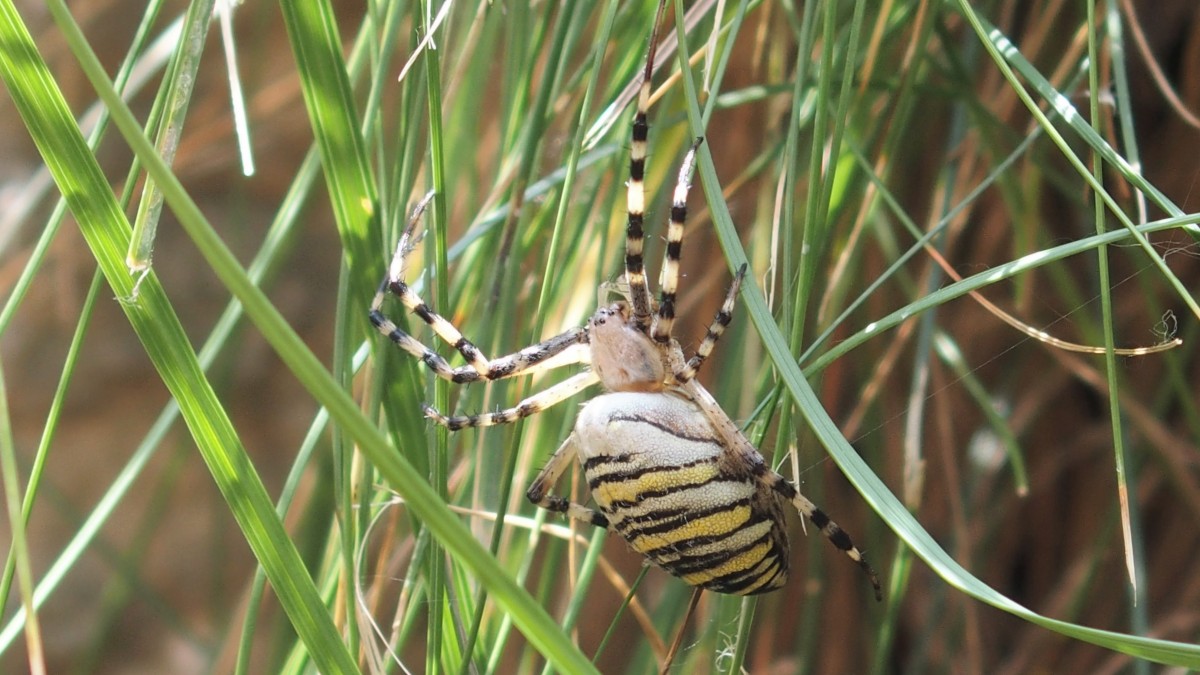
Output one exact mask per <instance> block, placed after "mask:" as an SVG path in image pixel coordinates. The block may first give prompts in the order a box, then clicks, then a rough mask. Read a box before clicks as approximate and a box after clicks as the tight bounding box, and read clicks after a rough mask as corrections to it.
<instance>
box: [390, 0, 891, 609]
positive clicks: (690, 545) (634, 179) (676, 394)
mask: <svg viewBox="0 0 1200 675" xmlns="http://www.w3.org/2000/svg"><path fill="white" fill-rule="evenodd" d="M661 13H662V6H661V5H660V8H659V19H656V25H657V22H658V21H659V20H660V19H661ZM654 45H655V42H654V39H653V38H652V39H651V43H650V50H649V54H648V56H647V60H646V67H645V71H644V73H643V81H642V86H641V90H640V92H639V96H638V108H637V112H636V114H635V116H634V123H633V138H632V143H631V151H630V160H629V164H630V180H629V186H628V210H629V219H628V226H627V227H626V239H625V242H626V245H625V281H626V283H627V285H628V289H627V291H626V292H625V296H626V298H625V300H621V301H617V302H614V303H611V304H608V305H605V306H602V307H600V308H599V309H597V310H596V312H595V313H594V314H593V315H592V316H591V318H590V319H588V322H587V324H586V326H584V327H579V328H571V329H569V330H567V331H565V332H563V333H561V334H559V335H556V336H554V337H552V338H549V339H547V340H545V341H543V342H540V343H538V344H535V345H531V346H529V347H526V348H524V349H522V350H520V351H517V352H514V353H512V354H509V355H508V356H503V357H500V358H497V359H488V358H487V357H486V356H484V355H483V354H482V353H481V352H480V351H479V349H478V348H476V347H475V345H473V344H472V343H471V342H470V341H469V340H467V339H466V338H465V337H463V335H462V333H460V332H459V330H458V329H457V328H455V326H454V325H453V324H451V323H450V322H449V321H447V320H446V319H444V318H442V317H441V316H439V315H438V314H437V313H435V312H434V311H433V310H432V309H430V308H429V306H428V305H426V304H425V303H424V302H423V301H422V300H421V298H420V297H419V296H418V295H417V294H416V293H415V292H414V291H413V290H412V288H410V287H409V286H408V285H407V284H406V283H405V281H404V267H405V260H406V255H407V253H408V252H409V250H410V248H411V246H410V241H411V237H412V230H413V228H414V227H415V223H416V221H417V219H418V216H419V213H420V208H418V211H417V212H416V213H415V214H414V216H413V219H412V221H410V223H409V227H408V228H407V230H406V231H405V233H404V235H403V236H402V237H401V240H400V243H399V245H398V246H397V249H396V254H395V256H394V257H393V259H392V264H391V266H390V268H389V271H388V274H387V277H386V278H385V279H384V281H383V283H382V284H380V287H379V292H378V293H376V295H375V299H374V301H373V302H372V304H371V312H370V318H371V322H372V323H373V324H374V325H375V327H376V328H377V329H378V330H379V331H380V332H381V333H383V334H384V335H386V336H387V337H388V338H389V339H391V340H392V342H394V343H395V344H396V345H397V346H399V347H400V348H401V349H403V350H404V351H406V352H408V353H410V354H412V355H413V356H415V357H417V358H419V359H420V360H421V361H422V362H423V363H425V364H426V366H428V367H429V368H430V369H431V370H432V371H433V372H434V373H435V374H437V375H438V376H439V377H441V378H443V379H446V380H450V381H452V382H455V383H465V382H475V381H479V380H497V379H501V378H506V377H512V376H515V375H529V374H533V373H535V372H538V371H541V370H547V369H550V368H557V367H560V366H563V365H568V364H576V363H585V364H588V365H589V367H588V369H586V370H584V371H583V372H580V373H577V374H575V375H572V376H571V377H568V378H566V379H565V380H563V381H561V382H559V383H558V384H555V385H553V386H551V387H549V388H548V389H545V390H543V391H541V392H537V393H535V394H533V395H531V396H529V397H528V398H526V399H524V400H522V401H520V402H519V403H517V405H515V406H513V407H511V408H508V409H505V410H501V411H498V412H492V413H483V414H479V415H469V416H454V417H450V416H446V415H443V414H442V413H440V412H438V411H436V410H434V409H432V408H429V407H426V409H425V414H426V416H427V417H429V418H430V419H432V420H434V421H435V422H437V423H438V424H441V425H443V426H446V427H448V428H449V429H451V430H455V429H463V428H467V427H482V426H490V425H494V424H504V423H508V422H513V421H516V420H518V419H521V418H524V417H528V416H529V415H533V414H536V413H538V412H540V411H542V410H545V409H546V408H548V407H549V406H552V405H554V404H556V403H559V402H561V401H563V400H565V399H567V398H569V397H571V396H574V395H575V394H577V393H579V392H581V391H583V390H584V389H586V388H587V387H590V386H591V385H594V384H600V385H602V386H603V387H604V389H605V390H606V391H605V393H603V394H600V395H598V396H596V397H594V398H592V399H591V400H589V401H588V402H587V404H586V405H584V406H583V408H582V409H581V410H580V412H579V415H578V417H577V418H576V422H575V428H574V430H573V431H572V433H571V434H570V435H569V436H567V438H566V440H564V441H563V443H562V445H561V446H560V447H559V448H558V450H556V451H555V452H554V454H553V456H551V458H550V461H549V462H548V463H547V464H546V466H545V468H543V469H542V471H541V472H540V473H539V474H538V475H537V477H536V478H535V479H534V481H533V483H532V484H531V485H530V486H529V489H528V491H527V493H526V494H527V495H528V497H529V499H530V500H531V501H533V502H534V503H536V504H538V505H539V506H542V507H544V508H547V509H550V510H552V511H556V512H559V513H563V514H566V515H567V516H569V517H571V518H575V519H578V520H582V521H585V522H589V523H591V524H593V525H596V526H597V527H607V528H611V529H613V530H615V531H616V532H617V533H619V534H620V535H621V536H622V537H623V538H624V539H625V540H626V541H627V542H628V543H629V545H630V547H632V548H633V549H634V550H636V551H637V552H639V553H641V554H642V555H644V556H645V557H646V558H647V559H648V560H650V561H651V562H653V563H655V564H656V565H658V566H660V567H662V568H663V569H665V570H666V571H668V572H670V573H671V574H674V575H675V576H678V577H680V578H681V579H683V580H684V581H686V582H687V583H688V584H691V585H693V586H697V587H700V588H706V589H710V590H713V591H717V592H721V593H733V594H738V595H746V594H752V593H762V592H765V591H771V590H774V589H777V588H779V587H780V586H782V585H783V583H784V582H785V581H786V579H787V573H788V556H787V554H788V539H787V529H786V527H785V524H784V519H783V513H782V509H781V505H782V504H783V503H785V502H786V503H790V504H791V505H792V506H793V507H794V508H795V509H796V510H797V511H798V512H799V513H801V514H802V515H804V516H805V517H807V518H808V519H809V520H810V521H811V522H812V523H813V524H814V525H816V527H817V528H818V529H820V530H821V532H822V533H823V534H824V535H825V536H826V537H828V538H829V540H830V541H831V542H832V543H833V544H834V546H836V547H837V548H838V549H840V550H841V551H842V552H844V553H845V554H846V555H847V556H849V557H850V558H851V559H852V560H854V561H855V562H856V563H858V565H859V566H860V567H861V568H862V569H863V571H864V572H865V573H866V574H867V575H868V577H869V578H870V580H871V583H872V585H873V586H874V588H875V595H876V597H877V598H879V597H881V595H882V592H881V590H880V585H879V579H878V577H877V576H876V574H875V571H874V570H873V569H872V568H871V566H870V565H869V564H868V563H867V561H866V559H865V558H864V557H863V554H862V552H861V551H860V550H859V549H858V548H856V547H855V546H854V544H853V543H852V542H851V540H850V537H849V536H847V535H846V533H845V532H844V531H842V529H841V528H839V527H838V526H837V524H836V523H834V522H833V521H832V520H830V519H829V517H828V516H826V515H825V513H824V512H822V511H821V510H820V509H818V508H817V507H816V506H815V505H814V504H813V503H812V502H810V501H809V500H808V499H807V498H805V497H804V495H802V494H800V493H799V491H797V490H796V488H795V487H794V486H793V485H792V484H791V483H789V482H788V481H787V480H786V479H784V478H783V477H782V476H780V475H779V474H778V473H776V472H775V471H773V470H771V468H770V467H769V466H767V464H766V463H765V462H764V461H763V458H762V456H761V455H760V454H759V453H758V450H757V449H756V448H755V447H754V446H753V445H752V444H751V443H750V441H749V440H747V439H746V437H745V436H744V435H742V433H741V431H740V430H739V429H738V427H737V425H735V424H734V423H733V421H732V420H730V419H729V416H728V415H726V414H725V412H724V411H723V410H722V409H721V406H720V405H719V404H718V403H717V402H716V400H715V399H714V398H713V397H712V394H710V393H709V392H708V390H706V389H705V388H704V387H703V386H701V385H700V383H699V382H698V381H696V379H695V376H696V372H697V370H698V369H699V368H700V366H701V365H702V364H703V363H704V360H705V359H706V358H708V356H709V354H711V353H712V350H713V347H714V346H715V344H716V342H717V340H718V339H719V338H720V336H721V334H722V332H723V331H724V330H725V327H726V326H727V325H728V324H729V321H730V320H731V318H732V315H733V308H734V304H735V301H736V298H737V293H738V289H739V287H740V284H741V283H742V280H743V279H744V278H745V274H746V267H745V265H743V266H741V268H739V269H738V270H737V273H736V274H735V276H734V279H733V283H732V284H731V285H730V288H729V291H728V292H727V294H726V296H725V300H724V303H723V304H722V306H721V309H720V310H719V311H718V312H717V315H716V317H715V318H714V319H713V321H712V323H711V324H710V325H709V328H708V332H707V334H706V335H705V337H704V340H703V341H702V342H701V343H700V346H699V347H698V348H697V350H696V353H695V354H694V355H693V356H692V357H691V358H685V356H684V354H683V350H682V349H681V348H680V346H679V343H678V342H677V341H676V340H675V339H674V338H673V337H672V334H671V331H672V328H673V326H674V321H675V295H676V292H677V288H678V282H679V259H680V255H681V252H682V246H683V226H684V219H685V216H686V214H687V192H688V187H689V185H688V177H689V176H690V175H691V171H692V166H693V163H694V160H695V153H696V147H697V146H693V147H692V149H691V151H689V152H688V154H687V156H686V157H685V158H684V161H683V166H682V168H681V169H680V172H679V180H678V183H677V184H676V188H675V193H674V200H673V203H672V206H671V217H670V224H669V227H668V229H667V246H666V254H665V256H664V260H663V273H662V288H661V293H660V298H659V301H658V302H657V303H655V302H654V301H653V300H652V298H651V295H650V290H649V287H648V285H647V283H646V275H645V269H644V265H643V256H642V239H643V236H644V234H643V229H642V224H643V213H644V204H645V195H644V186H643V184H642V177H643V174H644V170H645V157H646V134H647V129H648V126H647V124H646V108H647V106H648V104H649V98H650V76H651V67H652V64H653V62H654ZM698 144H699V141H697V145H698ZM389 293H390V294H392V295H395V296H397V297H399V298H400V301H401V302H402V303H403V304H404V306H405V307H407V308H408V310H409V311H411V312H412V313H414V314H416V315H417V316H418V317H420V318H421V320H423V321H424V322H425V323H427V324H428V325H429V326H430V328H431V329H432V330H433V332H434V333H436V334H437V335H438V337H439V338H441V339H442V340H444V341H445V342H446V343H447V344H450V345H453V346H454V348H455V349H456V350H458V352H459V353H460V354H462V356H463V358H464V359H465V360H466V362H467V365H464V366H459V367H457V368H455V367H451V366H450V365H449V364H448V363H447V362H446V361H445V359H443V358H442V357H441V356H439V355H438V354H437V353H435V352H434V351H433V350H431V349H429V348H427V347H426V346H425V345H424V344H422V343H421V342H420V341H419V340H417V339H416V338H414V337H412V336H411V335H409V334H407V333H405V332H404V331H402V330H400V329H399V328H398V327H397V326H396V324H395V323H393V322H392V321H391V320H390V319H388V318H387V316H385V315H384V314H383V311H382V307H383V302H384V300H385V298H386V297H387V295H388V294H389ZM576 459H578V461H579V463H580V464H581V465H582V467H583V470H584V473H585V475H586V477H587V482H588V487H589V488H590V490H591V494H592V498H593V499H594V500H595V502H596V506H597V509H591V508H588V507H586V506H583V505H581V504H576V503H574V502H571V501H569V500H567V499H565V498H563V497H560V496H558V495H554V494H552V493H551V490H552V489H553V488H554V486H555V485H556V484H557V483H558V480H559V479H560V478H561V477H562V475H563V473H564V472H565V471H566V470H567V469H568V468H569V467H570V465H571V463H572V462H573V461H575V460H576Z"/></svg>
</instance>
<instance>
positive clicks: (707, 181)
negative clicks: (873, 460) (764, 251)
mask: <svg viewBox="0 0 1200 675" xmlns="http://www.w3.org/2000/svg"><path fill="white" fill-rule="evenodd" d="M683 86H684V91H685V101H686V103H687V106H688V111H687V112H688V120H689V122H690V123H691V125H692V128H693V130H697V131H698V130H699V129H700V128H701V127H700V121H701V115H700V106H699V103H698V101H697V97H696V91H695V86H694V85H693V81H692V79H691V77H690V75H687V76H685V77H684V78H683ZM697 171H698V172H699V173H700V179H701V181H702V182H703V184H704V193H705V195H706V197H707V198H708V203H709V208H710V209H711V210H712V216H713V222H714V226H715V227H716V230H717V236H718V239H719V240H720V242H721V246H722V248H723V249H724V251H725V256H726V259H727V261H728V263H729V265H730V269H731V270H732V269H735V268H736V267H737V266H739V265H741V264H743V263H744V262H746V261H747V258H746V253H745V251H744V250H743V248H742V245H741V242H740V241H739V240H738V235H737V230H736V229H735V228H734V225H733V220H732V217H731V216H730V214H729V209H728V207H727V206H726V205H725V203H724V202H723V200H721V199H720V198H719V195H720V194H721V183H720V180H719V179H718V178H717V174H716V167H715V166H714V165H713V160H712V155H711V153H710V152H709V151H708V148H707V147H706V146H703V145H702V146H701V147H700V150H699V152H698V153H697ZM1171 222H1173V223H1175V224H1176V225H1178V224H1179V223H1180V219H1176V220H1173V221H1171ZM1187 222H1194V221H1192V220H1188V221H1187ZM1138 229H1140V230H1142V231H1145V228H1138ZM1113 234H1114V233H1111V232H1110V233H1106V234H1105V235H1102V236H1098V237H1091V238H1089V239H1088V240H1086V241H1091V242H1092V243H1091V246H1090V247H1094V246H1095V243H1096V240H1101V239H1105V238H1106V237H1108V236H1110V235H1113ZM1115 234H1119V235H1120V237H1114V240H1115V239H1119V238H1125V237H1128V236H1129V232H1128V230H1125V231H1121V232H1118V233H1115ZM1079 243H1080V242H1073V245H1078V244H1079ZM1090 247H1088V248H1090ZM1060 248H1061V247H1060ZM1080 250H1085V249H1077V250H1076V252H1078V251H1080ZM1042 255H1043V254H1038V255H1037V256H1034V257H1036V258H1038V259H1040V258H1041V257H1042ZM995 272H996V270H992V271H991V273H990V274H994V273H995ZM977 276H988V275H977ZM974 278H975V277H972V278H971V279H974ZM971 279H968V280H967V281H970V280H971ZM963 283H965V282H959V283H957V284H954V285H953V286H951V288H953V287H954V286H960V285H962V284H963ZM944 290H946V289H943V291H944ZM939 293H940V292H939ZM939 293H934V294H931V295H935V296H936V295H939ZM741 300H742V305H744V306H745V307H746V310H747V313H748V314H749V315H750V318H751V320H752V322H753V323H754V326H755V329H756V330H757V331H758V333H759V336H760V337H761V339H762V341H763V344H764V346H765V347H766V350H767V353H768V354H769V355H770V358H771V364H772V365H773V366H774V367H775V369H776V371H777V372H778V373H779V377H780V379H781V380H783V382H784V384H785V385H786V386H787V389H788V391H789V392H790V393H791V395H792V396H793V397H795V399H796V401H797V403H798V404H799V407H800V411H801V413H802V414H803V415H804V417H805V419H806V420H807V422H808V424H809V426H810V428H811V429H812V431H813V433H814V434H815V435H816V436H817V438H818V439H819V440H820V442H821V443H822V445H824V446H825V448H826V449H827V450H828V451H829V454H830V456H831V457H832V458H833V460H834V461H835V462H836V463H837V464H838V466H839V467H841V469H842V471H843V473H845V475H846V477H847V479H849V480H850V482H851V483H853V484H854V486H855V488H856V489H857V490H858V491H859V493H860V494H861V495H862V496H863V498H864V499H865V500H866V501H867V503H868V504H869V505H870V506H871V508H872V509H874V510H875V512H876V513H878V514H879V515H880V517H882V518H883V519H884V521H885V522H887V524H888V526H889V527H890V528H891V530H892V531H893V532H895V533H896V534H897V536H899V537H900V538H901V539H903V540H904V542H905V543H906V544H907V545H908V546H910V547H911V548H912V549H913V550H914V551H915V552H916V554H917V555H918V556H920V557H921V559H922V560H924V561H925V562H926V564H928V565H929V566H930V568H931V569H932V570H933V571H934V572H935V573H936V574H937V575H938V576H940V577H942V579H944V580H945V581H946V582H947V583H948V584H950V585H951V586H953V587H954V588H957V589H959V590H961V591H963V592H964V593H967V594H968V595H970V596H972V597H974V598H976V599H977V600H980V601H982V602H985V603H987V604H989V605H991V606H993V607H996V608H997V609H1001V610H1003V611H1005V612H1008V613H1010V614H1012V615H1014V616H1017V617H1020V618H1022V619H1025V620H1027V621H1030V622H1032V623H1035V624H1038V625H1040V626H1043V627H1045V628H1048V629H1050V630H1052V631H1055V632H1057V633H1060V634H1063V635H1066V636H1069V637H1073V638H1076V639H1079V640H1083V641H1085V642H1089V643H1092V644H1096V645H1099V646H1102V647H1106V648H1108V649H1112V650H1114V651H1118V652H1122V653H1125V654H1129V655H1131V656H1136V657H1140V658H1145V659H1148V660H1151V661H1156V662H1160V663H1167V664H1174V665H1180V666H1186V667H1191V668H1196V667H1200V646H1197V645H1189V644H1183V643H1180V642H1171V641H1168V640H1157V639H1153V638H1147V637H1142V636H1136V635H1127V634H1123V633H1117V632H1113V631H1106V630H1100V629H1096V628H1089V627H1086V626H1081V625H1079V624H1074V623H1070V622H1067V621H1060V620H1057V619H1052V618H1049V617H1046V616H1042V615H1040V614H1038V613H1036V612H1034V611H1032V610H1030V609H1028V608H1026V607H1024V606H1022V605H1020V604H1018V603H1017V602H1014V601H1013V600H1012V599H1010V598H1008V597H1006V596H1004V595H1003V594H1001V593H999V592H997V591H996V590H995V589H993V588H992V587H991V586H988V585H987V584H985V583H984V582H983V581H981V580H980V579H978V578H977V577H975V576H974V575H972V574H971V573H970V572H968V571H967V570H966V569H965V568H963V567H962V566H961V565H959V564H958V563H957V562H956V561H955V560H954V559H953V558H952V557H951V556H950V555H949V554H948V553H947V552H946V551H945V549H943V548H942V547H941V546H940V545H939V544H938V543H937V542H936V541H935V540H934V539H933V537H932V536H930V534H929V533H928V532H926V531H925V528H923V527H922V526H921V524H920V523H918V522H917V520H916V519H915V518H914V517H913V516H912V514H910V513H909V512H908V510H907V509H906V508H905V507H904V505H903V504H901V503H900V502H899V501H898V500H897V499H896V497H895V495H893V494H892V492H891V491H890V490H889V489H888V488H887V486H886V485H884V484H883V482H882V481H880V480H879V477H878V476H876V475H875V472H874V471H872V469H871V468H870V467H869V466H867V464H866V463H865V462H864V461H863V460H862V458H861V457H859V456H858V453H857V452H855V450H854V448H852V447H851V446H850V444H849V443H848V442H847V441H846V439H845V438H844V437H843V436H842V435H841V433H840V431H839V430H838V427H837V425H836V424H835V423H834V422H833V420H832V419H831V418H830V417H829V414H828V413H827V412H825V409H824V407H823V406H822V405H821V402H820V400H819V399H818V398H817V396H816V393H815V392H814V391H813V390H812V387H811V386H810V385H809V384H808V381H807V380H805V379H804V376H803V374H802V373H801V372H800V368H799V366H798V365H797V364H796V362H795V360H794V358H793V357H792V356H791V353H790V352H789V350H788V344H787V339H786V338H785V337H784V335H783V334H782V333H781V332H780V330H779V327H778V326H777V325H776V324H775V322H774V319H773V317H772V316H771V313H770V311H769V309H768V308H767V305H766V302H765V300H764V298H763V295H762V292H761V290H759V288H758V287H757V285H756V284H746V285H745V286H743V288H742V294H741ZM914 304H915V303H914ZM900 313H902V314H903V315H904V316H905V317H906V318H907V317H911V316H912V315H913V314H914V313H915V312H914V311H913V307H912V306H911V305H910V306H909V307H907V308H905V309H904V310H901V312H900Z"/></svg>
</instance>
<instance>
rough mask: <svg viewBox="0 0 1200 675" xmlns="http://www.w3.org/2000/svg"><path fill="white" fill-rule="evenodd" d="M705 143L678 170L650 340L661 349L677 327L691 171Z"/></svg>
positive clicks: (686, 158) (684, 159)
mask: <svg viewBox="0 0 1200 675" xmlns="http://www.w3.org/2000/svg"><path fill="white" fill-rule="evenodd" d="M703 141H704V139H703V138H697V139H696V141H695V142H694V143H692V147H691V149H690V150H688V153H687V155H685V156H684V158H683V164H682V165H681V166H680V167H679V180H678V181H676V183H675V193H674V195H673V196H672V199H671V221H670V224H669V225H668V226H667V250H666V252H665V253H664V254H663V266H662V272H661V275H660V279H661V284H660V285H661V292H662V297H661V299H660V300H659V303H658V312H657V313H655V315H654V323H653V324H652V326H651V328H650V336H651V337H652V338H654V341H655V342H656V343H658V344H659V345H666V344H667V343H669V342H670V341H671V328H672V327H673V326H674V325H675V295H676V293H677V292H678V291H679V260H680V258H681V257H682V256H683V225H684V222H686V221H687V196H688V190H690V189H691V187H692V185H691V182H690V181H691V175H692V169H694V168H695V166H696V149H697V148H699V147H700V143H702V142H703Z"/></svg>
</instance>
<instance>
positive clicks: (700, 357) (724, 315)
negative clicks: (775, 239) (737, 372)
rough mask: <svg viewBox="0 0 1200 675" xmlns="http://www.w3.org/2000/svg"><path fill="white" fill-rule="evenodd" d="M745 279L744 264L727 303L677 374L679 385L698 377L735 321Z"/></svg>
mask: <svg viewBox="0 0 1200 675" xmlns="http://www.w3.org/2000/svg"><path fill="white" fill-rule="evenodd" d="M745 278H746V263H742V266H741V267H739V268H738V271H737V274H735V275H734V276H733V283H731V284H730V285H729V291H728V292H726V293H725V302H723V303H721V309H719V310H717V315H716V316H715V317H713V320H712V323H710V324H709V325H708V331H707V332H705V334H704V340H703V341H702V342H701V343H700V347H699V348H697V349H696V353H695V354H693V355H692V358H690V359H688V362H687V364H685V365H684V366H683V368H681V369H679V370H677V371H676V372H675V382H676V383H677V384H680V385H683V384H687V383H688V382H690V381H691V380H692V378H693V377H696V371H698V370H700V365H701V364H702V363H704V360H705V359H707V358H708V357H709V355H710V354H712V352H713V348H714V347H716V346H717V340H719V339H720V338H721V335H722V334H724V333H725V328H726V327H728V326H729V322H730V321H732V320H733V308H734V306H735V305H736V304H737V294H738V289H740V288H741V286H742V280H743V279H745Z"/></svg>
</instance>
